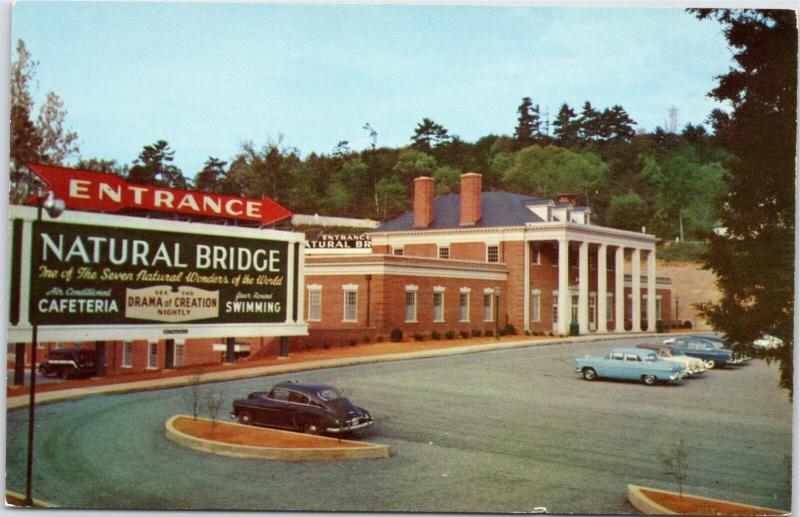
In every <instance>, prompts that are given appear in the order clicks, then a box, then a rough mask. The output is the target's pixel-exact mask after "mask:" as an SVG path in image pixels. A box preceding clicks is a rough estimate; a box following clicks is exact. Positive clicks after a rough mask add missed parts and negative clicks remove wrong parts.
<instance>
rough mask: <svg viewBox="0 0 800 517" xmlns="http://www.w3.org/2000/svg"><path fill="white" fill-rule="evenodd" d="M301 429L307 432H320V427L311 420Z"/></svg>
mask: <svg viewBox="0 0 800 517" xmlns="http://www.w3.org/2000/svg"><path fill="white" fill-rule="evenodd" d="M300 429H301V430H302V431H303V432H304V433H306V434H319V427H317V424H312V423H311V422H306V423H304V424H303V425H302V427H301V428H300Z"/></svg>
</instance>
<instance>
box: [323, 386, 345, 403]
mask: <svg viewBox="0 0 800 517" xmlns="http://www.w3.org/2000/svg"><path fill="white" fill-rule="evenodd" d="M317 396H318V397H319V398H321V399H322V400H325V401H328V400H333V399H340V398H342V395H341V394H340V393H339V392H338V391H336V390H335V389H333V388H326V389H324V390H322V391H320V392H318V393H317Z"/></svg>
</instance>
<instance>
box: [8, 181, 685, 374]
mask: <svg viewBox="0 0 800 517" xmlns="http://www.w3.org/2000/svg"><path fill="white" fill-rule="evenodd" d="M576 201H577V199H576V197H575V196H572V195H562V196H559V198H558V199H557V200H555V201H553V200H550V199H543V198H538V197H533V196H526V195H521V194H513V193H509V192H482V189H481V176H480V175H478V174H474V173H467V174H464V175H462V177H461V189H460V193H458V194H449V195H445V196H442V197H439V198H438V199H434V181H433V179H432V178H429V177H420V178H416V180H415V181H414V199H413V209H412V210H411V211H409V212H407V213H405V214H403V215H401V216H399V217H397V218H395V219H392V220H390V221H387V222H385V223H383V224H382V225H381V226H379V227H378V228H376V229H374V230H371V231H370V232H369V235H370V236H371V249H369V248H359V249H357V250H352V251H348V250H340V249H337V250H330V251H329V252H328V251H325V250H308V249H305V253H303V255H304V256H305V266H304V268H303V269H304V271H303V273H304V286H305V287H304V288H301V289H300V290H299V292H298V296H297V297H298V302H299V306H300V307H302V310H301V311H300V314H299V316H300V321H299V323H303V319H304V320H305V321H306V322H308V328H309V335H308V336H303V337H294V338H291V340H290V346H291V349H292V350H299V349H301V348H303V347H314V346H321V345H322V346H324V345H339V344H346V343H348V342H353V341H355V342H363V341H365V340H367V339H369V340H371V341H374V340H376V339H379V338H380V339H384V340H387V339H389V336H390V333H391V331H392V330H394V329H399V330H400V331H402V332H403V335H404V337H405V338H406V339H408V338H410V337H412V336H413V335H414V334H421V335H424V336H426V337H427V336H429V335H430V334H431V333H432V332H434V331H436V332H439V333H441V334H445V333H446V332H448V331H451V330H452V331H455V332H465V331H466V332H470V333H471V334H472V333H475V332H478V331H480V332H481V333H486V332H487V331H493V330H495V329H496V327H498V326H499V327H500V328H502V327H505V326H506V325H507V324H510V325H513V326H514V327H515V329H516V330H517V331H518V332H522V331H530V332H538V333H542V332H544V333H549V332H552V333H554V334H568V333H569V332H570V325H571V323H572V322H576V323H577V325H578V328H579V331H580V333H581V334H586V333H591V332H596V333H607V332H616V333H622V332H628V331H654V330H655V329H656V321H657V320H660V319H661V320H668V319H670V312H669V311H670V306H671V300H670V292H671V283H670V280H669V279H668V278H663V277H657V276H656V262H655V244H656V238H655V237H654V236H653V235H648V234H645V233H637V232H630V231H624V230H617V229H613V228H606V227H602V226H598V225H594V224H592V223H591V211H590V210H589V208H588V207H585V206H579V205H577V203H576ZM299 247H300V250H303V249H304V247H303V246H302V244H300V245H299ZM301 253H302V252H301ZM643 263H644V264H643ZM560 300H568V302H567V303H559V301H560ZM620 301H622V303H620ZM230 340H234V341H235V342H236V352H237V356H238V357H240V358H244V357H249V358H253V357H274V356H277V355H278V352H279V344H278V340H277V339H275V338H272V337H249V338H241V337H228V338H213V339H212V338H207V339H181V338H180V337H179V336H176V337H175V338H174V339H161V340H157V341H149V340H142V339H136V338H135V337H133V336H131V338H130V340H129V341H126V340H125V338H124V337H122V336H121V337H120V340H119V341H107V342H95V341H87V342H82V343H79V344H78V345H77V346H81V347H84V348H92V349H96V350H98V351H99V353H98V355H99V356H101V357H104V358H105V360H104V361H103V367H102V368H101V370H100V371H99V373H101V374H103V375H120V374H125V373H135V372H145V371H157V370H161V369H169V368H179V367H190V366H191V365H195V364H208V363H219V362H223V361H224V360H225V343H226V342H229V341H230ZM61 346H67V347H70V346H76V344H75V343H61V344H59V343H44V344H41V345H40V346H39V348H38V353H37V360H38V361H41V360H43V359H44V358H45V357H46V352H47V350H49V349H52V348H56V347H61ZM9 353H12V350H11V349H9ZM27 355H29V352H27V351H26V356H27ZM28 361H29V358H28ZM26 362H27V361H26Z"/></svg>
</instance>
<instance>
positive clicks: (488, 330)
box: [483, 329, 494, 337]
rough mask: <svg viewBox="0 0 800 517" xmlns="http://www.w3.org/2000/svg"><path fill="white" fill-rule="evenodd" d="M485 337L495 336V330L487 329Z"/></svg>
mask: <svg viewBox="0 0 800 517" xmlns="http://www.w3.org/2000/svg"><path fill="white" fill-rule="evenodd" d="M483 335H484V336H485V337H492V336H494V330H491V329H486V332H484V333H483Z"/></svg>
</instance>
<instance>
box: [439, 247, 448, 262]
mask: <svg viewBox="0 0 800 517" xmlns="http://www.w3.org/2000/svg"><path fill="white" fill-rule="evenodd" d="M439 258H440V259H449V258H450V246H439Z"/></svg>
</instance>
